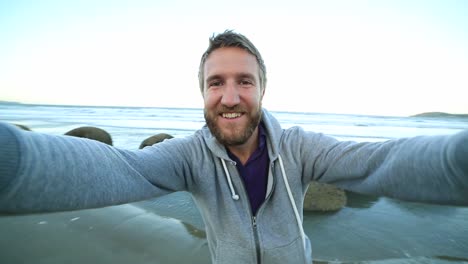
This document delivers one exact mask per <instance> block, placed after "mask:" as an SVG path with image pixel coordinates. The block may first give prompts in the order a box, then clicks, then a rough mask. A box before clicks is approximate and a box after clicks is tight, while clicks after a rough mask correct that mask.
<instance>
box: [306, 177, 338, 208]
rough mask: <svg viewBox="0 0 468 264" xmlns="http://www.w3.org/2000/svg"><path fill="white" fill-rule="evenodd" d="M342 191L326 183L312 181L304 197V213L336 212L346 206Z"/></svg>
mask: <svg viewBox="0 0 468 264" xmlns="http://www.w3.org/2000/svg"><path fill="white" fill-rule="evenodd" d="M346 201H347V199H346V193H345V191H344V190H342V189H340V188H338V187H336V186H334V185H331V184H326V183H320V182H316V181H313V182H311V183H310V185H309V188H308V189H307V193H306V195H305V197H304V210H306V211H337V210H340V209H341V208H343V207H344V206H346Z"/></svg>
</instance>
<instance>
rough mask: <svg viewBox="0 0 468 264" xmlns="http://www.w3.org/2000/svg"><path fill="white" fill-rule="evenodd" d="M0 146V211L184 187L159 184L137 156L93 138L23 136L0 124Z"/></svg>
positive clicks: (111, 201) (92, 203) (87, 203)
mask: <svg viewBox="0 0 468 264" xmlns="http://www.w3.org/2000/svg"><path fill="white" fill-rule="evenodd" d="M0 146H1V147H0V212H2V213H30V212H44V211H63V210H76V209H83V208H95V207H102V206H107V205H116V204H122V203H128V202H134V201H138V200H142V199H147V198H150V197H153V196H156V195H162V194H166V193H168V192H170V191H174V190H176V189H182V188H183V186H182V184H183V181H179V182H180V184H179V182H178V181H177V179H176V177H172V178H171V180H172V183H171V184H172V185H167V186H157V185H156V184H155V183H154V182H151V181H150V180H148V176H149V175H147V174H145V173H142V170H143V168H140V167H139V166H138V165H137V164H136V163H135V162H133V160H138V157H135V156H138V155H136V154H135V153H133V152H131V151H125V150H119V149H117V148H114V147H111V146H108V145H106V144H103V143H100V142H97V141H94V140H88V139H82V138H76V137H69V136H54V135H47V134H41V133H37V132H27V131H22V130H19V129H17V128H16V127H14V126H12V125H8V124H4V123H3V124H2V123H0ZM139 153H141V154H144V152H139ZM147 156H148V155H147ZM152 163H155V162H152ZM144 169H145V171H147V170H148V169H147V168H144Z"/></svg>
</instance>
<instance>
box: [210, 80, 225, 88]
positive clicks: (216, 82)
mask: <svg viewBox="0 0 468 264" xmlns="http://www.w3.org/2000/svg"><path fill="white" fill-rule="evenodd" d="M221 85H223V82H222V81H220V80H213V81H211V82H209V83H208V87H218V86H221Z"/></svg>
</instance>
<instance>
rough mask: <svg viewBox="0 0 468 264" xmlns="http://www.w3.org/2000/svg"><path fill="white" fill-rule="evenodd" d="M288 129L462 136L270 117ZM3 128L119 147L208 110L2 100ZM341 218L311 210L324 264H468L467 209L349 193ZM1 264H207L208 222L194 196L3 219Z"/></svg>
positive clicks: (461, 121)
mask: <svg viewBox="0 0 468 264" xmlns="http://www.w3.org/2000/svg"><path fill="white" fill-rule="evenodd" d="M272 113H273V114H274V115H275V116H276V117H277V118H278V120H279V121H280V123H281V124H282V125H283V127H285V128H287V127H291V126H301V127H303V128H304V129H305V130H310V131H315V132H323V133H325V134H328V135H331V136H333V137H336V138H338V139H340V140H353V141H360V142H363V141H384V140H388V139H393V138H401V137H411V136H417V135H440V134H454V133H456V132H458V131H461V130H463V129H467V128H468V119H467V118H461V117H446V118H433V117H432V118H431V117H390V116H367V115H344V114H323V113H297V112H279V111H272ZM0 121H3V122H9V123H15V124H22V125H26V126H28V127H29V128H30V129H31V130H32V131H35V132H39V133H49V134H55V135H63V134H64V133H66V132H67V131H69V130H71V129H74V128H77V127H80V126H96V127H99V128H102V129H104V130H106V131H107V132H109V134H110V135H111V136H112V139H113V144H114V146H115V147H118V148H127V149H137V148H138V147H139V145H140V143H141V142H142V141H143V140H144V139H146V138H147V137H149V136H152V135H154V134H158V133H168V134H170V135H172V136H174V137H184V136H187V135H190V134H192V133H193V132H194V131H195V130H197V129H199V128H201V127H202V126H203V125H204V119H203V111H202V109H182V108H149V107H87V106H86V107H85V106H47V105H27V104H12V103H0ZM347 195H348V204H347V205H346V207H345V208H343V209H341V210H339V211H336V212H327V213H325V212H305V213H304V230H305V232H306V233H307V235H308V236H309V237H310V238H311V242H312V249H313V256H314V259H315V260H316V262H317V263H374V264H377V263H468V207H459V206H441V205H430V204H421V203H409V202H404V201H399V200H395V199H389V198H384V197H371V196H364V195H360V194H356V193H350V192H348V193H347ZM0 234H1V235H0V263H6V264H7V263H8V264H15V263H103V264H105V263H109V264H110V263H112V264H114V263H133V264H140V263H141V264H143V263H152V264H154V263H161V264H171V263H194V264H198V263H209V262H210V258H209V252H208V247H207V242H206V238H205V233H204V224H203V221H202V219H201V217H200V214H199V212H198V210H197V208H196V207H195V206H194V204H193V201H192V198H191V197H190V195H189V194H187V193H184V192H180V193H174V194H171V195H167V196H164V197H160V198H158V199H153V200H148V201H143V202H138V203H131V204H125V205H119V206H111V207H105V208H99V209H89V210H80V211H71V212H60V213H48V214H33V215H20V216H11V215H2V216H0Z"/></svg>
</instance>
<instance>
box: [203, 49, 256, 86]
mask: <svg viewBox="0 0 468 264" xmlns="http://www.w3.org/2000/svg"><path fill="white" fill-rule="evenodd" d="M258 70H259V67H258V63H257V59H256V58H255V56H254V55H252V54H250V53H249V52H248V51H246V50H244V49H241V48H237V47H225V48H219V49H216V50H214V51H212V52H211V54H210V55H209V56H208V58H207V59H206V61H205V65H204V71H205V80H206V79H207V78H208V77H210V76H213V75H229V74H244V73H249V74H252V75H253V76H256V77H257V78H258V72H259V71H258Z"/></svg>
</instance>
